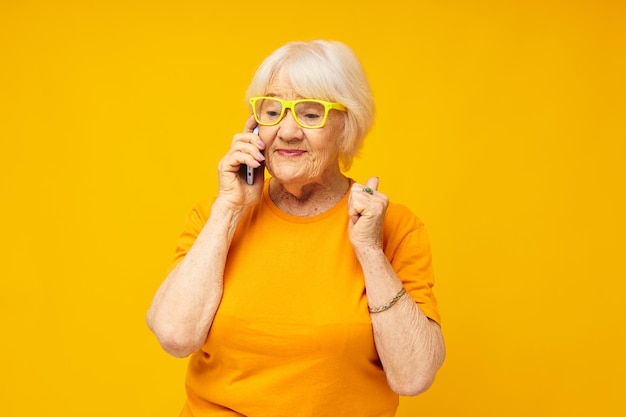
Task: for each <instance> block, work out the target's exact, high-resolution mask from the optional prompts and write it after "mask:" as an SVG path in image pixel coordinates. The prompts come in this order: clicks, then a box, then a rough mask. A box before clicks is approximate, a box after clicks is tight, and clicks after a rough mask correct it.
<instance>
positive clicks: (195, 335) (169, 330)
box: [147, 201, 242, 357]
mask: <svg viewBox="0 0 626 417" xmlns="http://www.w3.org/2000/svg"><path fill="white" fill-rule="evenodd" d="M241 214H242V213H240V212H238V211H236V210H231V209H229V208H228V207H226V206H224V205H222V204H220V202H219V201H216V202H215V203H214V204H213V207H212V208H211V215H210V217H209V219H208V220H207V222H206V224H205V225H204V227H203V228H202V230H201V232H200V233H199V235H198V237H197V238H196V241H195V242H194V244H193V246H192V247H191V248H190V250H189V252H188V253H187V255H186V256H185V257H184V258H183V259H182V260H181V261H180V263H179V264H178V265H176V267H175V268H174V269H173V270H172V271H171V272H170V273H169V275H168V276H167V278H166V279H165V281H163V283H162V284H161V286H160V287H159V289H158V290H157V293H156V295H155V296H154V299H153V301H152V305H151V306H150V309H149V310H148V314H147V321H148V326H149V327H150V329H151V330H152V332H153V333H154V334H155V335H156V336H157V339H158V340H159V343H160V344H161V346H162V347H163V349H164V350H165V351H167V352H168V353H170V354H171V355H173V356H176V357H185V356H187V355H189V354H191V353H193V352H195V351H197V350H198V349H200V348H201V347H202V344H204V342H205V341H206V337H207V335H208V332H209V329H210V328H211V324H212V322H213V317H214V316H215V313H216V311H217V308H218V307H219V304H220V300H221V297H222V292H223V274H224V265H225V262H226V256H227V254H228V249H229V247H230V243H231V240H232V237H233V234H234V232H235V229H236V227H237V224H238V223H239V220H240V219H241Z"/></svg>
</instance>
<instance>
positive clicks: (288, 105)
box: [250, 97, 348, 129]
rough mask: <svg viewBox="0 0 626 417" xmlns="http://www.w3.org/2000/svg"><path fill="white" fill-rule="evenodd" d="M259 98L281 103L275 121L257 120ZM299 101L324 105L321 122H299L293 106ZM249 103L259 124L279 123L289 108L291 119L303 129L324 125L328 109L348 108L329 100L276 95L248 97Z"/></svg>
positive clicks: (342, 109)
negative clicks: (290, 98) (278, 114)
mask: <svg viewBox="0 0 626 417" xmlns="http://www.w3.org/2000/svg"><path fill="white" fill-rule="evenodd" d="M259 100H274V101H277V102H279V103H280V104H281V112H280V116H279V117H278V119H276V121H275V122H273V123H265V122H261V120H259V117H258V116H257V113H256V103H257V101H259ZM299 103H318V104H321V105H322V106H324V119H323V120H322V122H321V123H320V124H319V125H316V126H307V125H305V124H303V123H302V122H300V120H298V117H297V116H296V112H295V110H294V107H295V106H296V105H297V104H299ZM250 104H251V105H252V113H253V114H254V120H256V122H257V123H258V124H260V125H261V126H276V125H277V124H278V123H280V121H281V120H283V117H285V111H286V110H287V109H289V110H291V116H292V117H293V120H295V121H296V123H297V124H298V125H299V126H302V127H303V128H305V129H320V128H322V127H324V125H326V120H327V119H328V112H329V111H330V110H339V111H344V112H345V111H348V108H347V107H346V106H344V105H343V104H341V103H337V102H329V101H324V100H315V99H308V98H307V99H300V100H283V99H280V98H276V97H252V98H250Z"/></svg>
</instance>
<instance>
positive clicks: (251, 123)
mask: <svg viewBox="0 0 626 417" xmlns="http://www.w3.org/2000/svg"><path fill="white" fill-rule="evenodd" d="M256 125H257V122H256V120H255V119H254V115H250V117H248V120H246V124H245V125H244V128H243V131H244V132H246V133H252V131H253V130H254V128H255V127H256Z"/></svg>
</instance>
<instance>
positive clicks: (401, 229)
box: [385, 205, 441, 324]
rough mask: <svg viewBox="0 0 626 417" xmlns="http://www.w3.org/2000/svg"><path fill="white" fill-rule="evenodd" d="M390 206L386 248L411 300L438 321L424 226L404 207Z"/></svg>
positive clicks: (439, 321)
mask: <svg viewBox="0 0 626 417" xmlns="http://www.w3.org/2000/svg"><path fill="white" fill-rule="evenodd" d="M390 209H391V210H390V212H389V211H388V217H387V219H386V222H385V223H386V225H385V228H386V229H385V231H386V233H385V235H386V236H385V241H386V247H385V252H386V253H387V256H388V258H389V259H390V262H391V265H392V266H393V268H394V270H395V271H396V273H397V274H398V276H399V277H400V280H401V281H402V284H403V285H404V288H405V289H406V291H407V292H408V293H409V294H410V295H411V298H412V299H413V301H415V302H416V303H417V305H418V306H419V308H420V309H421V310H422V312H424V314H425V315H426V316H427V317H429V318H430V319H432V320H434V321H436V322H437V323H439V324H441V317H440V314H439V308H438V306H437V299H436V298H435V293H434V292H433V286H434V285H435V278H434V273H433V262H432V252H431V246H430V240H429V238H428V233H427V231H426V228H425V227H424V224H423V223H422V222H421V220H420V219H418V218H417V217H416V216H415V215H414V214H413V213H412V212H410V211H409V210H408V209H407V208H406V207H404V206H400V205H395V206H394V207H393V208H392V207H391V206H390Z"/></svg>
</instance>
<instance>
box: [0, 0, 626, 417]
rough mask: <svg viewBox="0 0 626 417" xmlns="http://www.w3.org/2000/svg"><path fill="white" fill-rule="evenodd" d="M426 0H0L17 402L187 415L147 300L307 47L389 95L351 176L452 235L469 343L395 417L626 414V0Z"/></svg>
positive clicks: (444, 253) (8, 275) (9, 395)
mask: <svg viewBox="0 0 626 417" xmlns="http://www.w3.org/2000/svg"><path fill="white" fill-rule="evenodd" d="M406 3H411V2H407V1H406V0H401V1H396V0H390V1H383V2H369V1H333V2H327V1H325V0H320V1H318V2H315V1H313V2H311V1H308V2H278V3H277V2H269V3H267V2H265V3H264V2H258V1H248V0H239V1H232V2H228V1H220V2H213V1H189V0H184V1H158V0H154V1H121V0H119V1H101V2H95V1H67V0H63V1H61V0H60V1H54V2H53V1H49V2H43V1H29V0H21V1H17V0H15V1H13V0H3V1H2V2H1V3H0V139H1V148H0V184H1V188H0V195H1V197H0V198H1V199H2V205H1V207H2V208H1V210H2V215H1V216H0V226H1V233H2V248H1V253H2V264H1V265H2V270H1V272H0V273H1V275H2V277H1V279H0V326H1V327H0V329H1V332H2V342H1V343H0V358H1V360H2V371H1V372H0V373H1V375H2V376H1V377H0V378H1V381H2V387H1V389H0V415H1V416H9V417H13V416H44V415H63V416H76V417H79V416H80V417H85V416H88V417H91V416H116V417H122V416H175V415H177V413H178V411H179V409H180V407H181V404H182V401H183V377H184V371H185V363H186V361H184V360H178V359H174V358H171V357H169V356H167V355H166V354H165V353H164V352H162V351H161V350H160V348H159V346H158V345H157V342H156V341H155V339H154V338H153V337H152V335H151V334H150V333H149V331H148V330H147V328H146V326H145V322H144V314H145V311H146V309H147V307H148V305H149V302H150V300H151V297H152V295H153V293H154V291H155V290H156V288H157V286H158V285H159V283H160V281H161V280H162V279H163V277H164V275H165V272H166V270H167V268H168V265H169V262H170V261H171V257H172V255H173V249H174V245H175V242H176V238H177V236H178V233H179V232H180V230H181V228H182V225H183V219H184V216H185V215H186V213H187V211H188V210H189V209H190V207H191V205H192V204H193V203H194V202H195V201H196V200H198V199H200V198H203V197H205V196H206V195H210V194H212V193H213V192H214V191H215V189H216V165H217V161H218V160H219V158H220V157H221V155H222V154H223V153H224V152H225V151H226V149H227V148H228V144H229V142H230V139H231V137H232V135H233V134H234V133H235V132H237V131H239V130H241V128H242V126H243V123H244V121H245V119H246V117H247V109H246V107H245V105H244V102H243V96H244V92H245V89H246V87H247V84H248V82H249V81H250V78H251V76H252V74H253V73H254V71H255V69H256V67H257V65H258V64H259V63H260V61H261V60H262V58H264V57H265V56H266V55H268V54H269V53H270V52H271V51H273V50H274V49H275V48H276V47H278V46H280V45H282V44H283V43H284V42H286V41H289V40H298V39H312V38H325V39H338V40H341V41H344V42H346V43H347V44H349V45H350V46H352V47H353V49H354V50H355V51H356V52H357V54H358V55H359V56H360V57H361V59H362V61H363V64H364V66H365V68H366V70H367V72H368V75H369V77H370V79H371V84H372V88H373V91H374V94H375V97H376V101H377V106H378V108H377V110H378V113H377V120H376V125H375V128H374V130H373V131H372V133H371V134H370V135H369V137H368V139H367V141H366V146H365V148H364V150H363V153H362V158H360V159H357V160H356V162H355V164H354V167H353V169H352V170H351V171H350V175H352V176H354V177H355V178H357V179H359V180H361V181H364V180H365V179H366V178H367V177H368V176H370V175H378V176H380V178H381V185H380V187H381V190H382V191H385V192H386V193H388V195H389V196H390V197H391V198H392V199H394V200H396V201H401V202H404V203H406V204H407V205H408V206H409V207H411V208H412V209H413V210H414V211H415V212H416V213H417V214H418V215H419V216H420V217H421V218H422V219H423V220H424V221H425V222H426V224H427V227H428V229H429V231H430V234H431V237H432V242H433V247H434V254H435V261H436V274H437V285H436V290H437V295H438V297H439V300H440V304H441V310H442V314H443V319H444V332H445V336H446V340H447V346H448V357H447V361H446V363H445V365H444V367H443V368H442V370H441V372H440V374H439V375H438V378H437V381H436V383H435V385H434V386H433V387H432V388H431V390H430V391H428V392H427V393H426V394H424V395H422V396H419V397H416V398H403V399H402V402H401V407H400V410H399V413H398V416H400V417H408V416H480V417H484V416H494V417H496V416H498V417H500V416H570V417H571V416H591V415H597V416H603V417H610V416H624V415H626V406H625V404H624V397H623V395H624V388H625V387H624V382H623V380H624V375H625V374H626V366H625V363H624V362H625V361H624V358H623V357H624V352H626V343H625V341H626V338H625V335H624V317H625V309H624V299H625V297H626V295H625V294H624V293H625V289H626V288H625V287H626V285H625V284H624V281H625V278H626V269H625V266H624V255H625V253H624V252H625V251H624V249H625V244H624V234H625V232H626V227H625V221H624V217H625V213H626V210H625V204H624V188H625V187H624V179H625V176H626V175H625V168H624V165H625V162H626V158H625V156H626V154H625V150H626V145H625V142H626V129H625V127H624V124H625V120H626V119H625V115H626V101H625V98H624V97H625V93H626V88H625V81H624V79H625V77H624V73H625V70H626V65H625V62H624V60H625V57H624V51H625V45H626V42H625V41H626V37H625V29H624V27H625V20H626V19H625V17H626V8H625V6H624V4H625V3H624V2H622V1H617V0H616V1H609V0H604V1H602V0H600V1H592V0H589V1H508V2H507V1H496V0H491V1H471V2H470V1H461V0H453V1H445V2H444V1H416V2H413V5H411V6H407V5H405V4H406ZM303 383H306V381H303ZM277 395H280V393H277Z"/></svg>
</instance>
